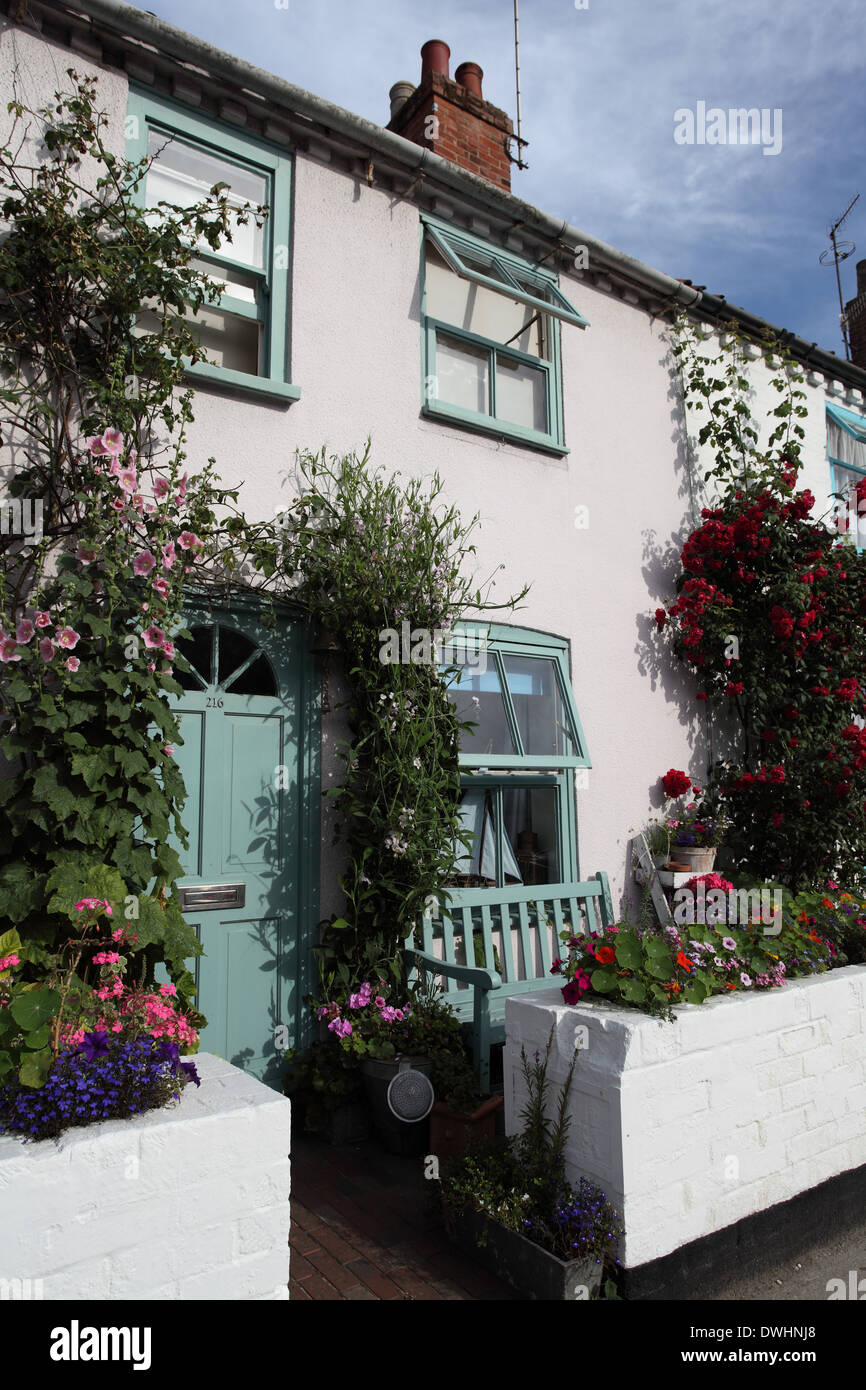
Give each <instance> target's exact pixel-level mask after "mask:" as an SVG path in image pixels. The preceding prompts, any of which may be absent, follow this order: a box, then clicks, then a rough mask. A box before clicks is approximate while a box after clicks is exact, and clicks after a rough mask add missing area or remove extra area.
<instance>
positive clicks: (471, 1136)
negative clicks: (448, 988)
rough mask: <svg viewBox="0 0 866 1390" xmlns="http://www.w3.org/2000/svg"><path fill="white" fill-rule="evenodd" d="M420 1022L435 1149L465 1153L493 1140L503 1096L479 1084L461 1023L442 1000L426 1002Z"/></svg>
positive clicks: (446, 1154) (447, 1154)
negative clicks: (428, 1065) (426, 1056)
mask: <svg viewBox="0 0 866 1390" xmlns="http://www.w3.org/2000/svg"><path fill="white" fill-rule="evenodd" d="M415 1019H416V1021H417V1022H416V1027H417V1029H418V1032H419V1034H420V1036H421V1037H422V1038H424V1040H425V1048H426V1050H427V1051H428V1052H429V1054H430V1060H431V1063H432V1067H431V1072H430V1078H431V1080H432V1082H433V1089H434V1091H435V1093H436V1100H435V1102H434V1105H433V1109H432V1111H431V1112H430V1152H431V1153H433V1154H435V1155H436V1157H437V1158H438V1159H440V1160H443V1159H448V1158H453V1157H455V1155H457V1154H461V1153H465V1151H466V1149H467V1148H468V1147H469V1146H470V1144H472V1143H475V1142H477V1141H478V1140H481V1139H492V1138H493V1135H494V1132H495V1128H496V1114H497V1111H498V1110H499V1109H500V1108H501V1106H502V1097H501V1096H494V1095H489V1094H485V1093H483V1092H482V1091H480V1090H479V1088H478V1083H477V1081H476V1079H475V1073H474V1071H473V1069H472V1065H471V1063H470V1061H469V1058H468V1057H467V1055H466V1049H465V1047H464V1045H463V1037H462V1033H461V1029H460V1023H459V1020H458V1019H457V1017H456V1016H455V1014H454V1012H453V1010H452V1009H451V1008H450V1007H449V1006H448V1005H447V1004H445V1003H443V1002H442V1001H441V1000H434V1001H432V1003H430V1002H428V1003H426V1004H422V1005H421V1006H420V1007H419V1008H418V1009H417V1010H416V1013H415Z"/></svg>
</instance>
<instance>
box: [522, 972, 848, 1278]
mask: <svg viewBox="0 0 866 1390" xmlns="http://www.w3.org/2000/svg"><path fill="white" fill-rule="evenodd" d="M557 994H558V991H548V992H547V993H546V994H536V995H524V996H522V997H519V998H513V999H509V1000H508V1001H507V1004H506V1032H507V1042H506V1047H505V1124H506V1130H507V1132H508V1133H509V1134H514V1133H515V1132H516V1131H517V1130H518V1129H519V1128H520V1124H519V1117H520V1112H521V1110H522V1109H523V1107H524V1105H525V1103H526V1099H527V1091H526V1085H525V1081H524V1078H523V1075H522V1068H521V1060H520V1053H521V1047H523V1048H525V1050H526V1053H527V1055H528V1056H532V1054H533V1052H541V1053H543V1052H544V1049H545V1048H546V1046H547V1043H548V1039H549V1038H550V1034H551V1028H553V1030H554V1037H553V1044H552V1047H551V1052H550V1062H549V1067H548V1077H549V1079H550V1081H551V1082H552V1083H553V1086H552V1090H551V1095H552V1096H554V1097H555V1096H556V1095H557V1094H558V1089H559V1086H560V1085H561V1083H562V1082H563V1081H564V1080H565V1077H566V1075H567V1072H568V1068H569V1066H570V1063H571V1059H572V1057H573V1056H574V1052H575V1047H576V1046H578V1047H579V1048H580V1055H579V1057H578V1061H577V1066H576V1068H575V1072H574V1079H573V1083H572V1093H571V1102H570V1106H569V1109H570V1113H571V1115H572V1122H571V1126H570V1129H569V1134H568V1140H567V1143H566V1155H565V1162H566V1170H567V1174H568V1178H569V1180H570V1181H572V1182H577V1180H578V1178H579V1177H580V1176H586V1177H588V1178H590V1179H591V1180H592V1181H593V1182H595V1183H598V1184H600V1185H601V1186H602V1188H603V1189H604V1191H605V1192H606V1193H607V1196H608V1198H609V1199H610V1201H611V1202H612V1203H613V1205H614V1206H615V1207H616V1208H617V1209H618V1210H619V1212H620V1213H621V1215H622V1217H623V1221H624V1224H625V1231H626V1234H625V1251H624V1254H623V1255H622V1256H621V1258H622V1260H623V1263H624V1264H625V1265H626V1266H628V1267H632V1266H638V1265H643V1264H645V1263H647V1262H648V1261H650V1260H655V1259H658V1258H660V1257H662V1256H664V1255H667V1254H669V1253H670V1252H671V1251H672V1250H675V1249H677V1248H678V1247H679V1246H684V1245H687V1244H688V1243H689V1242H690V1241H693V1240H698V1239H700V1238H701V1237H704V1236H708V1235H710V1234H711V1233H712V1232H715V1231H720V1230H722V1229H723V1228H725V1227H727V1226H730V1225H732V1224H733V1223H734V1222H736V1221H740V1220H742V1219H743V1218H745V1217H748V1216H751V1215H753V1214H754V1213H756V1212H759V1211H764V1210H766V1209H767V1208H769V1207H773V1206H776V1205H777V1204H778V1203H780V1202H784V1201H787V1200H788V1199H789V1198H791V1197H794V1196H795V1195H796V1194H798V1193H800V1192H806V1191H808V1190H809V1189H810V1188H812V1187H816V1186H818V1185H819V1184H821V1183H823V1182H825V1181H826V1180H827V1179H828V1178H831V1177H834V1176H835V1175H836V1174H839V1173H845V1172H848V1171H849V1170H851V1169H854V1168H858V1167H859V1166H860V1165H862V1164H864V1163H866V970H864V969H863V967H862V966H856V965H852V966H847V967H846V968H845V969H843V970H831V971H828V972H827V973H826V974H823V975H813V976H810V977H807V978H804V979H796V980H791V981H790V982H789V983H788V984H786V985H783V986H782V987H781V988H780V989H770V990H762V991H760V992H755V993H738V994H736V995H731V996H729V997H726V998H714V999H710V1000H708V1001H707V1002H706V1003H704V1004H701V1005H695V1004H692V1005H684V1006H680V1007H679V1008H677V1009H676V1010H675V1013H676V1022H674V1023H666V1022H663V1021H660V1020H658V1019H654V1018H651V1017H650V1016H649V1015H648V1014H643V1013H640V1012H639V1011H637V1010H631V1009H627V1008H625V1007H619V1008H618V1007H616V1006H613V1007H612V1006H610V1005H607V1004H603V1003H588V1002H586V1001H584V1002H583V1003H581V1004H579V1005H577V1006H569V1005H566V1004H563V1003H562V1002H561V1001H560V1000H558V998H557Z"/></svg>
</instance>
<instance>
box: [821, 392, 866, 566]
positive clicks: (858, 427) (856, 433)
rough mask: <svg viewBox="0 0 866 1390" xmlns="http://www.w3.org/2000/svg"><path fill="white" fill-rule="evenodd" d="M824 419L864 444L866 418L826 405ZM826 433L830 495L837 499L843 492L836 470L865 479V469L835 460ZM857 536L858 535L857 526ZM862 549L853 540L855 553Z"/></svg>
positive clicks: (838, 459) (842, 460)
mask: <svg viewBox="0 0 866 1390" xmlns="http://www.w3.org/2000/svg"><path fill="white" fill-rule="evenodd" d="M825 418H826V421H827V425H828V426H829V423H830V420H831V419H832V420H833V421H834V423H835V424H836V425H838V426H840V427H841V428H842V429H844V430H847V432H848V433H849V434H850V435H852V436H853V437H854V438H855V439H857V440H858V442H859V443H861V444H866V417H864V416H862V415H857V414H855V412H854V411H853V410H843V409H842V407H841V406H835V407H834V409H833V410H832V412H831V409H830V406H829V405H828V406H827V408H826V416H825ZM827 433H828V439H827V458H828V459H829V461H830V483H831V489H830V491H831V493H832V495H833V496H834V497H836V498H837V499H838V498H839V497H842V496H844V492H843V490H842V488H841V487H840V486H839V484H840V482H841V479H840V478H839V477H838V475H837V469H840V468H843V469H844V470H845V472H846V473H856V474H857V477H858V478H866V468H858V466H857V464H856V463H846V462H845V460H844V459H840V458H837V457H836V455H835V454H833V453H831V452H830V440H829V428H828V431H827ZM858 515H864V516H866V513H862V514H861V513H858ZM857 534H858V535H859V526H858V531H857ZM864 548H866V547H864V546H862V545H859V544H858V542H857V540H856V539H855V541H854V549H855V550H856V551H857V553H858V555H859V554H860V552H861V551H862V550H863V549H864Z"/></svg>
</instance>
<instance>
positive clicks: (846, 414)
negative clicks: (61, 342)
mask: <svg viewBox="0 0 866 1390" xmlns="http://www.w3.org/2000/svg"><path fill="white" fill-rule="evenodd" d="M827 452H828V454H829V456H830V458H831V459H832V461H833V462H834V463H841V464H843V465H844V466H845V467H846V468H858V469H861V470H862V471H863V472H864V473H866V417H864V416H862V415H856V414H855V413H854V411H853V410H844V409H843V408H842V406H841V405H831V404H830V403H829V402H828V404H827Z"/></svg>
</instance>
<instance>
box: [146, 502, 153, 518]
mask: <svg viewBox="0 0 866 1390" xmlns="http://www.w3.org/2000/svg"><path fill="white" fill-rule="evenodd" d="M144 514H145V516H154V515H155V514H156V503H155V502H145V504H144Z"/></svg>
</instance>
